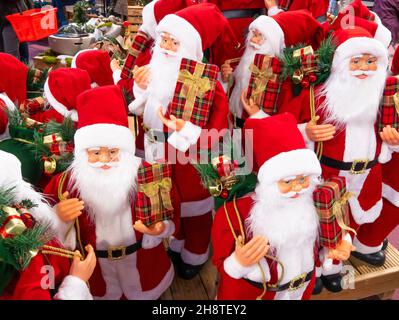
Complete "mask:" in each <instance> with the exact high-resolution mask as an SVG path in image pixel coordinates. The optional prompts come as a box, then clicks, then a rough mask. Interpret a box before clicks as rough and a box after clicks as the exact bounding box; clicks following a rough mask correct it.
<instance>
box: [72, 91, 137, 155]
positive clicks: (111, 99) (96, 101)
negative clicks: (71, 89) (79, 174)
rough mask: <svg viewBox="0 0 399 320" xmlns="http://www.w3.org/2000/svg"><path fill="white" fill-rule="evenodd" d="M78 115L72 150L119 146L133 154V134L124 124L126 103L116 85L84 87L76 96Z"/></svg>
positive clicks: (126, 122) (126, 121)
mask: <svg viewBox="0 0 399 320" xmlns="http://www.w3.org/2000/svg"><path fill="white" fill-rule="evenodd" d="M76 109H77V110H78V115H79V122H78V130H77V131H76V133H75V137H74V141H75V152H80V151H82V150H85V149H87V148H95V147H109V148H120V149H123V150H125V151H128V152H129V153H132V154H134V150H135V146H134V137H133V134H132V132H131V131H130V129H129V126H128V115H127V111H126V110H127V106H126V102H125V99H124V98H123V94H122V91H121V89H120V88H119V87H118V86H104V87H98V88H94V89H90V90H87V91H85V92H83V93H82V94H80V95H79V96H78V98H77V106H76Z"/></svg>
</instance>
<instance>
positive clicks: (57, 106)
mask: <svg viewBox="0 0 399 320" xmlns="http://www.w3.org/2000/svg"><path fill="white" fill-rule="evenodd" d="M44 95H45V97H46V99H47V101H48V103H49V104H50V105H51V106H52V107H53V108H54V110H55V111H57V112H58V113H59V114H61V115H62V116H63V117H65V118H66V117H71V119H72V121H75V122H77V121H78V112H77V111H76V110H75V109H73V110H68V108H67V107H66V106H64V105H63V104H62V103H61V102H59V101H58V100H57V99H56V98H55V97H54V96H53V94H52V93H51V91H50V87H49V85H48V78H47V80H46V83H45V84H44Z"/></svg>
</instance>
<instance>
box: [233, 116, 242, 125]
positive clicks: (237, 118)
mask: <svg viewBox="0 0 399 320" xmlns="http://www.w3.org/2000/svg"><path fill="white" fill-rule="evenodd" d="M233 120H234V128H244V124H245V120H243V119H241V118H239V117H236V116H235V115H233Z"/></svg>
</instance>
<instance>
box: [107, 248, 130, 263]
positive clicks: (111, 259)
mask: <svg viewBox="0 0 399 320" xmlns="http://www.w3.org/2000/svg"><path fill="white" fill-rule="evenodd" d="M116 250H118V251H121V252H122V254H121V256H120V257H114V256H113V255H112V252H113V251H116ZM124 257H126V247H124V246H119V247H108V260H110V261H113V260H121V259H123V258H124Z"/></svg>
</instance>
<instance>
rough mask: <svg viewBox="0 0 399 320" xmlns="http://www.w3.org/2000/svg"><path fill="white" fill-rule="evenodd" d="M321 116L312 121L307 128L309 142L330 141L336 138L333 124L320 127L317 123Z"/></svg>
mask: <svg viewBox="0 0 399 320" xmlns="http://www.w3.org/2000/svg"><path fill="white" fill-rule="evenodd" d="M319 119H320V116H316V117H315V118H314V119H312V120H310V121H309V122H308V123H307V124H306V127H305V131H306V135H307V136H308V138H309V140H311V141H315V142H321V141H328V140H331V139H333V138H334V134H335V131H336V129H335V126H333V125H332V124H321V125H318V124H317V121H318V120H319Z"/></svg>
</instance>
